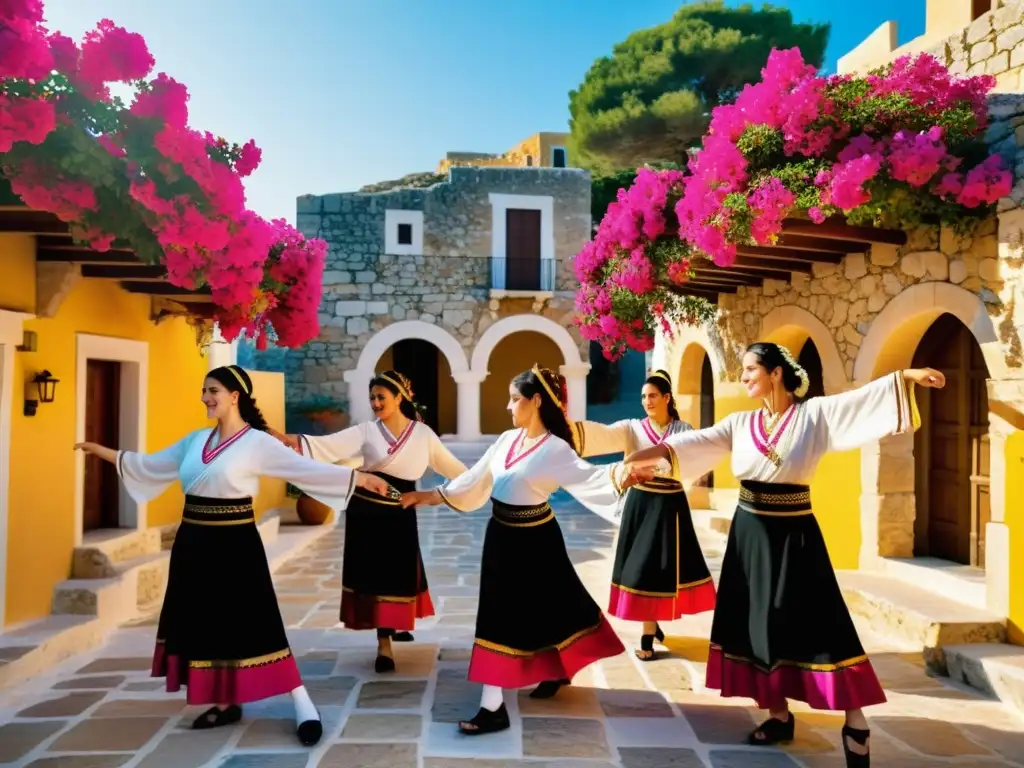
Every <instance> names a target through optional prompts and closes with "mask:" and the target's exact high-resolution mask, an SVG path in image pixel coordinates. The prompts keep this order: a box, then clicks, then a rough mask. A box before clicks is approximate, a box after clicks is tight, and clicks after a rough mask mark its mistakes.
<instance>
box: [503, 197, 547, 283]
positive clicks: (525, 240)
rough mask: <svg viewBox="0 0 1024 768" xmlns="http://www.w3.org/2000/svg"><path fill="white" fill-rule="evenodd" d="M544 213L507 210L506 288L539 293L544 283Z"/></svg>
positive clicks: (516, 209) (517, 209) (514, 209)
mask: <svg viewBox="0 0 1024 768" xmlns="http://www.w3.org/2000/svg"><path fill="white" fill-rule="evenodd" d="M540 267H541V264H540V211H535V210H523V209H519V208H509V209H508V210H506V211H505V288H506V289H507V290H510V291H538V290H540V288H541V284H540Z"/></svg>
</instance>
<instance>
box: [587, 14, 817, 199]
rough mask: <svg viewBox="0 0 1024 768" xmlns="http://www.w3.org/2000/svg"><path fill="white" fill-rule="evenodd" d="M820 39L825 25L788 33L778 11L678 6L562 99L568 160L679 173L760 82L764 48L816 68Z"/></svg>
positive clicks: (598, 167) (788, 24) (602, 168)
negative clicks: (674, 167) (719, 112)
mask: <svg viewBox="0 0 1024 768" xmlns="http://www.w3.org/2000/svg"><path fill="white" fill-rule="evenodd" d="M828 36H829V25H828V24H795V23H794V22H793V15H792V14H791V13H790V11H789V10H788V9H786V8H776V7H773V6H770V5H764V6H763V7H761V8H760V9H755V8H754V7H753V6H751V5H742V6H739V7H735V8H728V7H726V6H725V3H723V2H701V3H693V4H688V5H684V6H683V7H682V8H680V9H679V10H678V11H677V12H676V14H675V15H674V16H673V17H672V20H671V21H668V22H666V23H665V24H660V25H658V26H656V27H652V28H650V29H644V30H640V31H639V32H634V33H633V34H631V35H630V36H629V37H627V38H626V39H625V40H624V41H623V42H621V43H619V44H618V45H616V46H615V48H614V49H613V51H612V55H611V56H610V57H609V56H605V57H602V58H600V59H598V60H597V61H595V62H594V64H593V65H592V66H591V68H590V71H588V72H587V74H586V76H585V77H584V78H583V83H582V84H581V85H580V87H579V89H578V90H575V91H571V92H570V94H569V113H570V118H571V119H570V126H571V131H572V139H573V141H572V144H573V146H574V148H575V149H576V153H577V155H576V156H577V157H578V158H579V159H580V160H582V161H583V164H584V165H586V166H588V167H590V168H591V170H592V171H595V172H598V173H609V172H611V171H613V170H614V169H616V168H626V167H629V168H635V167H637V166H638V165H642V164H644V163H652V162H656V161H664V162H671V163H684V162H685V158H686V150H687V149H688V148H690V147H692V146H694V145H695V144H696V143H697V142H698V140H699V139H700V137H701V136H702V135H703V133H704V131H705V129H706V128H707V125H708V121H709V119H710V114H711V110H712V109H714V108H715V107H716V106H718V105H719V104H723V103H727V102H729V101H731V100H732V99H734V98H735V97H736V94H738V93H739V91H740V90H741V89H742V88H743V86H744V85H746V84H747V83H753V82H757V81H758V80H759V79H760V76H761V68H762V67H763V66H764V64H765V62H766V61H767V60H768V54H769V52H770V51H771V49H772V48H793V47H797V48H799V49H800V51H801V52H802V53H803V56H804V60H805V61H806V62H807V63H809V64H813V65H815V66H817V67H820V66H821V63H822V60H823V59H824V55H825V46H826V45H827V43H828ZM602 211H603V209H602Z"/></svg>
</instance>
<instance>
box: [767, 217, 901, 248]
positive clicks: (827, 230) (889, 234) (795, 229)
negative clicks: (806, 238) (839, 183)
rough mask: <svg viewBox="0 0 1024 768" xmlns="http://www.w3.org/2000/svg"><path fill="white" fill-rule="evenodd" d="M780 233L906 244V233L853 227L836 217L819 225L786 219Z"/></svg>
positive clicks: (804, 220)
mask: <svg viewBox="0 0 1024 768" xmlns="http://www.w3.org/2000/svg"><path fill="white" fill-rule="evenodd" d="M782 231H783V233H784V234H792V235H810V236H812V237H826V238H829V239H833V240H854V241H857V242H861V243H886V244H888V245H904V244H905V243H906V242H907V233H906V232H903V231H902V230H898V229H878V228H876V227H854V226H851V225H849V224H847V223H846V222H845V221H844V220H843V218H842V217H838V216H837V217H832V218H830V219H828V220H827V221H823V222H822V223H821V224H815V223H814V222H813V221H808V220H806V219H786V220H785V221H783V222H782Z"/></svg>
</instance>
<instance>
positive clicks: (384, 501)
mask: <svg viewBox="0 0 1024 768" xmlns="http://www.w3.org/2000/svg"><path fill="white" fill-rule="evenodd" d="M352 495H353V496H354V497H356V498H357V499H362V500H363V501H368V502H370V503H371V504H380V505H381V506H382V507H400V506H402V502H401V501H400V499H401V496H399V498H398V499H393V498H385V497H384V496H378V495H377V494H376V493H372V492H371V491H366V490H363V489H362V488H356V489H355V490H354V491H353V492H352Z"/></svg>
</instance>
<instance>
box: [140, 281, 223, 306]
mask: <svg viewBox="0 0 1024 768" xmlns="http://www.w3.org/2000/svg"><path fill="white" fill-rule="evenodd" d="M121 287H122V288H124V289H125V290H126V291H128V292H129V293H145V294H149V295H150V296H167V297H169V298H172V299H174V300H175V301H181V302H196V303H199V304H205V303H208V302H211V301H212V300H213V299H212V298H211V297H210V294H209V289H200V290H195V289H193V288H179V287H178V286H177V285H171V284H170V283H163V282H161V283H147V282H137V281H132V280H125V281H123V282H122V283H121Z"/></svg>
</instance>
